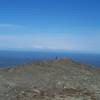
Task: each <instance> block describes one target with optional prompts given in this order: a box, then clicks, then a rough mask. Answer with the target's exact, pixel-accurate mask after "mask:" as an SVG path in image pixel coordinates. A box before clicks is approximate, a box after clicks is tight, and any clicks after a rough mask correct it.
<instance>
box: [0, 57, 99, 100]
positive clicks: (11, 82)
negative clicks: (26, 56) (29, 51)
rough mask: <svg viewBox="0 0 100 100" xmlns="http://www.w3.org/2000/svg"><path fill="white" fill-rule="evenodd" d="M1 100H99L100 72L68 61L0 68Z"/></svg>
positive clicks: (53, 60) (55, 60)
mask: <svg viewBox="0 0 100 100" xmlns="http://www.w3.org/2000/svg"><path fill="white" fill-rule="evenodd" d="M0 100H100V69H99V68H95V66H91V65H85V64H81V63H79V62H76V61H73V60H71V59H68V58H62V59H52V60H44V61H33V62H31V63H27V64H22V65H16V66H14V67H7V68H1V69H0Z"/></svg>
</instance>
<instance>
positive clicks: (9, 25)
mask: <svg viewBox="0 0 100 100" xmlns="http://www.w3.org/2000/svg"><path fill="white" fill-rule="evenodd" d="M17 27H22V26H21V25H15V24H7V23H0V28H17Z"/></svg>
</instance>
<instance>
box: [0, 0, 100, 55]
mask: <svg viewBox="0 0 100 100" xmlns="http://www.w3.org/2000/svg"><path fill="white" fill-rule="evenodd" d="M99 6H100V0H1V1H0V49H1V50H2V49H6V50H7V49H17V50H18V49H19V50H33V49H52V50H58V49H60V50H66V51H67V50H68V51H69V50H71V51H82V52H94V53H96V52H99V53H100V46H99V45H100V7H99Z"/></svg>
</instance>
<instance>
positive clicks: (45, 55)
mask: <svg viewBox="0 0 100 100" xmlns="http://www.w3.org/2000/svg"><path fill="white" fill-rule="evenodd" d="M55 57H59V58H60V57H69V58H72V59H73V60H76V61H80V62H81V63H85V64H92V65H96V66H97V67H99V66H100V54H82V53H71V52H26V51H0V67H6V66H13V65H16V64H23V63H28V62H31V61H33V60H41V59H50V58H55Z"/></svg>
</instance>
